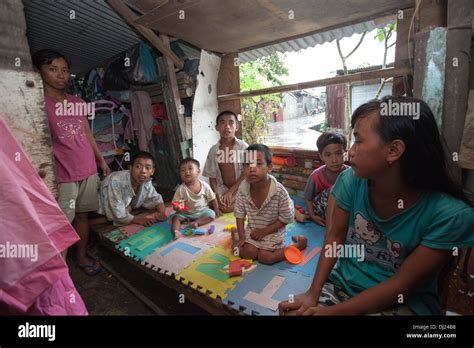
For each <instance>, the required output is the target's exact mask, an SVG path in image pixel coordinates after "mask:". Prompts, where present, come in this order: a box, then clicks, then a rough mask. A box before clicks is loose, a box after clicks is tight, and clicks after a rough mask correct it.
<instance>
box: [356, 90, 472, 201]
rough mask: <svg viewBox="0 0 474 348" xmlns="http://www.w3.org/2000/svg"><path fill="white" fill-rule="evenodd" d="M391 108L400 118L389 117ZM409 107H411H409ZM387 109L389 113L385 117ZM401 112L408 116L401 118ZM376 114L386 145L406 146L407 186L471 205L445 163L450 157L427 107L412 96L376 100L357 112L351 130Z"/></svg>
mask: <svg viewBox="0 0 474 348" xmlns="http://www.w3.org/2000/svg"><path fill="white" fill-rule="evenodd" d="M392 105H397V107H399V109H398V114H397V115H392V114H390V108H389V106H392ZM408 105H409V106H410V107H406V106H408ZM387 110H388V114H385V113H384V111H387ZM401 110H403V111H405V112H406V111H408V113H409V114H406V113H405V114H403V115H400V111H401ZM373 112H377V113H378V114H379V115H380V116H379V119H378V124H377V126H376V127H377V132H378V133H379V134H380V137H381V138H382V140H383V141H384V142H386V143H388V142H391V141H393V140H395V139H400V140H402V141H403V142H404V143H405V152H404V153H403V155H402V157H401V159H400V166H401V172H402V180H404V182H405V184H407V185H408V186H410V187H412V188H414V189H417V190H421V191H425V192H426V191H428V192H429V191H431V192H443V193H446V194H449V195H451V196H453V197H455V198H457V199H460V200H462V201H464V202H466V203H467V204H468V205H472V204H471V202H469V200H468V199H467V197H466V195H465V194H464V192H463V191H462V188H461V187H460V186H459V185H458V184H456V183H455V182H454V180H453V179H452V178H451V175H450V173H449V171H448V167H447V163H446V161H447V157H446V156H447V154H446V153H445V150H444V148H443V145H442V141H441V135H440V133H439V130H438V126H437V124H436V120H435V118H434V115H433V113H432V112H431V109H430V107H429V106H428V104H426V103H425V102H424V101H423V100H421V99H418V98H413V97H394V96H385V97H383V98H382V99H373V100H371V101H369V102H367V103H365V104H362V105H361V106H359V107H358V108H357V109H356V110H355V111H354V113H353V114H352V118H351V126H352V128H354V126H355V124H356V122H357V120H358V119H360V118H361V117H365V116H368V115H369V114H371V113H373ZM381 114H382V115H381Z"/></svg>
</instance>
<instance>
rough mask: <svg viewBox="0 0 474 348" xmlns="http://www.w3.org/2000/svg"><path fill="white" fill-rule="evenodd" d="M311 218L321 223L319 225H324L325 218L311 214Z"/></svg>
mask: <svg viewBox="0 0 474 348" xmlns="http://www.w3.org/2000/svg"><path fill="white" fill-rule="evenodd" d="M311 219H312V220H313V221H314V222H316V223H317V224H318V225H321V226H324V227H325V226H326V220H324V219H323V218H322V217H321V216H319V215H312V216H311Z"/></svg>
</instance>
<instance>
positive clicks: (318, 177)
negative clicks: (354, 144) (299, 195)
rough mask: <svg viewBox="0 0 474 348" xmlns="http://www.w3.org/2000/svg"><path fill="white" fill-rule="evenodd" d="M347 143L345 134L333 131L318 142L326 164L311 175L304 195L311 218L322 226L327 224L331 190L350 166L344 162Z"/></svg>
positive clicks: (325, 134) (322, 136) (323, 135)
mask: <svg viewBox="0 0 474 348" xmlns="http://www.w3.org/2000/svg"><path fill="white" fill-rule="evenodd" d="M346 144H347V141H346V138H345V137H344V135H342V134H338V133H332V132H325V133H323V134H321V135H320V136H319V138H318V140H317V142H316V146H317V147H318V151H319V155H320V157H321V160H322V161H323V162H324V165H323V166H322V167H319V168H318V169H316V170H315V171H314V172H313V173H311V175H310V176H309V178H308V181H307V182H306V187H305V189H304V197H305V200H306V207H307V209H308V212H309V216H310V218H311V219H312V220H313V221H314V222H316V223H317V224H319V225H322V226H325V225H326V208H327V205H328V197H329V190H330V188H331V187H332V185H334V183H335V182H336V179H337V176H338V175H339V174H340V173H341V172H342V171H343V170H345V169H347V168H348V166H346V165H345V164H344V152H345V151H346Z"/></svg>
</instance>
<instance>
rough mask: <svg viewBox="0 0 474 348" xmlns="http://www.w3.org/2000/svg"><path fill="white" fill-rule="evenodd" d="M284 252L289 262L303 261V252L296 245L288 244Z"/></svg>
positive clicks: (297, 263) (297, 262)
mask: <svg viewBox="0 0 474 348" xmlns="http://www.w3.org/2000/svg"><path fill="white" fill-rule="evenodd" d="M283 253H284V254H285V259H286V261H288V262H289V263H292V264H294V265H299V264H300V263H301V262H303V254H302V253H301V251H300V250H299V249H298V248H297V247H295V246H294V245H289V246H287V247H286V248H285V250H284V251H283Z"/></svg>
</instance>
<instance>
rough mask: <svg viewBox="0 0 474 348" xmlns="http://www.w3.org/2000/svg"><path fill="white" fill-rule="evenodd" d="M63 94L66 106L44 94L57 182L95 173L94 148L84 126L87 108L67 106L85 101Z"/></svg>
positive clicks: (79, 179)
mask: <svg viewBox="0 0 474 348" xmlns="http://www.w3.org/2000/svg"><path fill="white" fill-rule="evenodd" d="M66 96H67V102H68V105H67V108H64V107H62V108H57V107H56V104H62V105H64V103H58V102H57V101H56V100H55V99H54V98H52V97H49V96H45V98H44V99H45V104H46V112H47V114H48V121H49V129H50V130H51V140H52V143H53V154H54V158H55V160H56V180H57V182H58V183H65V182H76V181H81V180H84V179H87V178H88V177H90V176H91V175H93V174H95V173H97V166H96V163H95V155H94V150H93V149H92V145H91V143H90V141H89V139H88V138H87V135H86V133H85V129H84V127H85V122H87V118H86V112H85V110H86V108H85V107H83V108H72V107H69V105H72V104H74V105H75V104H76V103H85V102H84V100H82V99H81V98H78V97H76V96H73V95H70V94H67V95H66ZM61 109H62V110H61ZM73 109H77V110H73ZM67 111H69V112H67ZM70 111H72V115H71V112H70ZM61 112H62V114H61Z"/></svg>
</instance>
